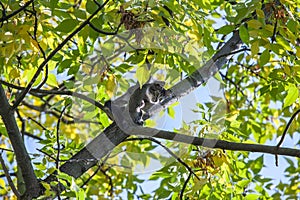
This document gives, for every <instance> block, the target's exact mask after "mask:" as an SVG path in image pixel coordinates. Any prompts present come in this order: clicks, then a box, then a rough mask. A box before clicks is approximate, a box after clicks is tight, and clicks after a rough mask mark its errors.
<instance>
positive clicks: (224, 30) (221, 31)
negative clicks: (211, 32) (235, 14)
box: [217, 25, 235, 35]
mask: <svg viewBox="0 0 300 200" xmlns="http://www.w3.org/2000/svg"><path fill="white" fill-rule="evenodd" d="M234 29H235V26H233V25H226V26H223V27H221V28H220V29H219V30H218V31H217V33H218V34H224V35H227V34H229V33H231V32H232V31H233V30H234Z"/></svg>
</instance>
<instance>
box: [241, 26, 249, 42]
mask: <svg viewBox="0 0 300 200" xmlns="http://www.w3.org/2000/svg"><path fill="white" fill-rule="evenodd" d="M239 34H240V37H241V40H242V41H243V42H244V43H246V44H248V43H249V32H248V29H247V28H246V26H244V25H242V26H241V27H240V29H239Z"/></svg>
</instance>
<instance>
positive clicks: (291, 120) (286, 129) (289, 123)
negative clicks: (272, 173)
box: [275, 109, 300, 167]
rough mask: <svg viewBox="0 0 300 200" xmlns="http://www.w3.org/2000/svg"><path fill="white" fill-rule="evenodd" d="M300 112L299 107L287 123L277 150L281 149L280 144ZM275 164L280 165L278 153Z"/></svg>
mask: <svg viewBox="0 0 300 200" xmlns="http://www.w3.org/2000/svg"><path fill="white" fill-rule="evenodd" d="M299 112H300V109H298V110H297V111H296V112H295V113H294V114H293V115H292V117H291V118H290V120H289V122H288V123H287V125H286V127H285V129H284V131H283V133H282V136H281V138H280V141H279V142H278V144H277V145H276V147H277V150H278V149H279V147H280V145H281V144H282V143H283V140H284V137H285V135H286V134H287V132H288V130H289V128H290V126H291V124H292V122H293V120H294V118H295V117H296V116H297V115H298V113H299ZM275 165H276V166H277V167H278V154H275Z"/></svg>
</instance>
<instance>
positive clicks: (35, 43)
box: [30, 39, 39, 51]
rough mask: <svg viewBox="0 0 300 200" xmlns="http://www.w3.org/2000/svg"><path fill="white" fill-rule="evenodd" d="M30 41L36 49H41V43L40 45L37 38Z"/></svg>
mask: <svg viewBox="0 0 300 200" xmlns="http://www.w3.org/2000/svg"><path fill="white" fill-rule="evenodd" d="M30 43H31V45H32V47H34V49H35V50H36V51H38V50H39V45H38V43H37V41H36V40H33V39H30Z"/></svg>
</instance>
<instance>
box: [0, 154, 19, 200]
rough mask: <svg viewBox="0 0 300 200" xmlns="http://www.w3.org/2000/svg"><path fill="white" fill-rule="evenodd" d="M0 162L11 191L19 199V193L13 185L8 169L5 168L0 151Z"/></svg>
mask: <svg viewBox="0 0 300 200" xmlns="http://www.w3.org/2000/svg"><path fill="white" fill-rule="evenodd" d="M0 163H1V165H2V169H3V171H4V174H5V177H6V179H7V182H8V185H9V186H10V187H11V189H12V191H13V192H14V194H15V195H16V196H17V199H20V193H19V191H18V190H17V188H16V187H15V185H14V183H13V181H12V179H11V177H10V174H9V171H8V169H7V168H6V165H5V162H4V160H3V158H2V152H1V153H0Z"/></svg>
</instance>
